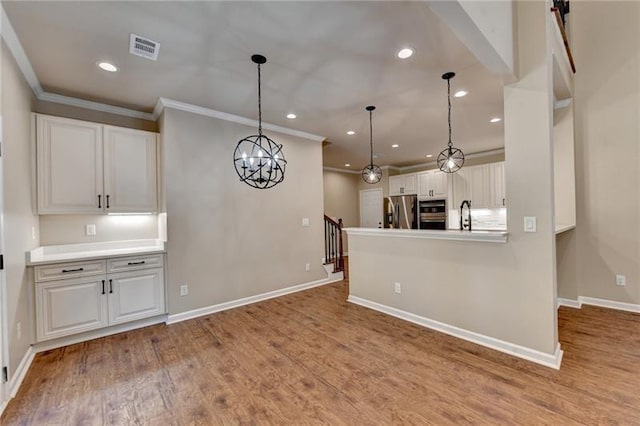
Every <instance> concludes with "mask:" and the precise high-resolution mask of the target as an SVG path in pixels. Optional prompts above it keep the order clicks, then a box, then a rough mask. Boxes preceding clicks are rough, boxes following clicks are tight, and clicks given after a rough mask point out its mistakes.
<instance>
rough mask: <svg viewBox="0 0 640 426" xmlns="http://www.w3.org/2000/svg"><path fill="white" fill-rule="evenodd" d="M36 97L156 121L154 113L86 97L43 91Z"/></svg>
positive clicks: (41, 99)
mask: <svg viewBox="0 0 640 426" xmlns="http://www.w3.org/2000/svg"><path fill="white" fill-rule="evenodd" d="M36 97H37V98H38V100H40V101H46V102H53V103H56V104H62V105H69V106H74V107H78V108H85V109H91V110H94V111H100V112H108V113H111V114H116V115H124V116H126V117H132V118H140V119H142V120H149V121H156V118H155V117H154V115H153V114H151V113H148V112H143V111H137V110H134V109H129V108H123V107H119V106H115V105H109V104H103V103H101V102H94V101H88V100H86V99H79V98H73V97H71V96H64V95H58V94H57V93H49V92H42V93H41V94H40V95H38V94H36Z"/></svg>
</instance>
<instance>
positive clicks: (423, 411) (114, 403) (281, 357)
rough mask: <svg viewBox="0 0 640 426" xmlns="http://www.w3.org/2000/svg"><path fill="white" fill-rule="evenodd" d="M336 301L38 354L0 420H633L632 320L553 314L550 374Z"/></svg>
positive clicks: (639, 346) (639, 320)
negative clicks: (555, 334) (555, 330)
mask: <svg viewBox="0 0 640 426" xmlns="http://www.w3.org/2000/svg"><path fill="white" fill-rule="evenodd" d="M347 295H348V282H346V281H343V282H340V283H335V284H331V285H328V286H324V287H318V288H315V289H312V290H308V291H305V292H301V293H296V294H291V295H287V296H284V297H281V298H278V299H272V300H269V301H266V302H262V303H257V304H254V305H249V306H246V307H242V308H238V309H234V310H230V311H225V312H220V313H217V314H213V315H209V316H207V317H202V318H198V319H194V320H190V321H185V322H182V323H178V324H174V325H170V326H167V325H157V326H152V327H147V328H144V329H140V330H136V331H132V332H128V333H123V334H118V335H115V336H110V337H106V338H102V339H97V340H93V341H90V342H85V343H81V344H77V345H73V346H68V347H65V348H61V349H56V350H52V351H48V352H44V353H41V354H38V355H37V356H36V358H35V360H34V362H33V365H32V367H31V369H30V371H29V372H28V374H27V377H26V378H25V381H24V383H23V385H22V387H21V389H20V391H19V393H18V395H17V396H16V398H14V399H13V400H12V401H11V402H10V403H9V406H8V407H7V409H6V410H5V413H4V415H3V416H2V418H1V419H0V423H1V424H2V425H48V424H55V425H103V424H109V425H130V424H131V425H139V424H145V425H146V424H149V425H187V424H189V425H190V424H203V425H210V424H296V425H300V424H335V425H340V424H350V425H354V424H357V425H368V424H371V425H373V424H438V425H443V424H466V423H475V424H534V425H541V424H554V425H558V424H562V425H566V424H636V425H638V424H640V315H637V314H631V313H624V312H618V311H612V310H607V309H602V308H596V307H589V306H586V307H584V308H583V309H581V310H574V309H570V308H561V309H560V311H559V326H560V339H561V344H562V348H563V350H564V352H565V353H564V361H563V364H562V368H561V370H560V371H556V370H552V369H549V368H545V367H542V366H538V365H536V364H532V363H530V362H527V361H524V360H520V359H517V358H514V357H511V356H509V355H506V354H502V353H500V352H496V351H492V350H490V349H486V348H483V347H481V346H477V345H474V344H472V343H468V342H465V341H462V340H458V339H456V338H453V337H449V336H446V335H444V334H441V333H437V332H434V331H430V330H427V329H424V328H421V327H419V326H416V325H413V324H410V323H407V322H404V321H401V320H399V319H395V318H392V317H389V316H385V315H383V314H380V313H377V312H374V311H371V310H368V309H366V308H363V307H359V306H356V305H352V304H349V303H347V302H346V298H347Z"/></svg>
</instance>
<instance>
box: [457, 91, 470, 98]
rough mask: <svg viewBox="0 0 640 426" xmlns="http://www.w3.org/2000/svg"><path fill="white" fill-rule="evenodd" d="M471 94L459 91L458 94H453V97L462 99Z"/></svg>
mask: <svg viewBox="0 0 640 426" xmlns="http://www.w3.org/2000/svg"><path fill="white" fill-rule="evenodd" d="M468 93H469V92H467V91H466V90H458V91H457V92H456V93H454V94H453V96H455V97H456V98H461V97H463V96H467V94H468Z"/></svg>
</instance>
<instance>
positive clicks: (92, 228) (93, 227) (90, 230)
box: [87, 224, 96, 237]
mask: <svg viewBox="0 0 640 426" xmlns="http://www.w3.org/2000/svg"><path fill="white" fill-rule="evenodd" d="M93 235H96V225H93V224H92V225H87V236H88V237H90V236H93Z"/></svg>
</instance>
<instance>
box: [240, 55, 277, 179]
mask: <svg viewBox="0 0 640 426" xmlns="http://www.w3.org/2000/svg"><path fill="white" fill-rule="evenodd" d="M251 60H252V61H253V62H254V63H255V64H258V134H257V135H252V136H247V137H246V138H244V139H242V140H240V141H239V142H238V145H237V146H236V150H235V152H234V154H233V165H234V166H235V169H236V173H237V174H238V176H239V177H240V181H241V182H244V183H246V184H247V185H249V186H252V187H254V188H258V189H268V188H273V187H274V186H276V185H277V184H279V183H280V182H282V181H283V180H284V171H285V167H286V165H287V161H286V160H285V159H284V153H283V152H282V145H278V144H277V143H275V142H274V141H273V140H271V139H270V138H268V137H267V136H265V135H263V134H262V93H261V78H260V65H262V64H264V63H266V62H267V58H265V57H264V56H262V55H253V56H251Z"/></svg>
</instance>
